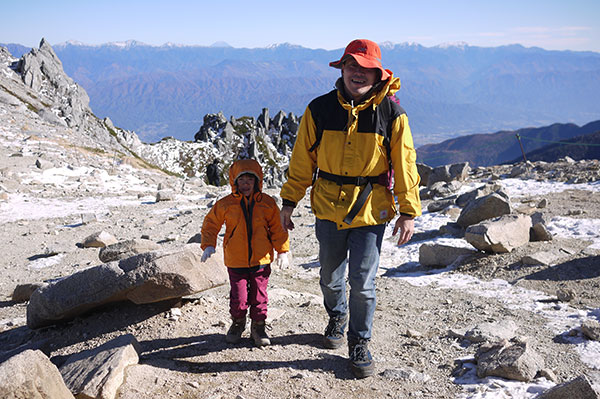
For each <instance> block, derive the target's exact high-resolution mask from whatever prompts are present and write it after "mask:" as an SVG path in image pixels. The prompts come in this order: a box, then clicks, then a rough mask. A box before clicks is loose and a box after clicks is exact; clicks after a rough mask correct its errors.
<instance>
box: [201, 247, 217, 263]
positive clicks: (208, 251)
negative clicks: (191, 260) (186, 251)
mask: <svg viewBox="0 0 600 399" xmlns="http://www.w3.org/2000/svg"><path fill="white" fill-rule="evenodd" d="M214 253H215V247H206V249H205V250H204V252H202V258H201V259H200V261H201V262H206V260H207V259H208V258H210V257H211V256H212V255H213V254H214Z"/></svg>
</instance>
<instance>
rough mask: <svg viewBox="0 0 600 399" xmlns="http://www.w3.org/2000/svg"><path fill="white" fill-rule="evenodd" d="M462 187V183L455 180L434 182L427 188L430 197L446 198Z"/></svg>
mask: <svg viewBox="0 0 600 399" xmlns="http://www.w3.org/2000/svg"><path fill="white" fill-rule="evenodd" d="M461 187H462V183H461V182H459V181H456V180H452V181H449V182H443V181H440V182H436V183H433V184H432V185H431V187H430V188H429V194H428V195H429V196H430V197H431V198H447V197H449V196H451V195H453V194H455V193H456V192H457V191H458V190H460V188H461Z"/></svg>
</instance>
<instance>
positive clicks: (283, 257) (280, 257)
mask: <svg viewBox="0 0 600 399" xmlns="http://www.w3.org/2000/svg"><path fill="white" fill-rule="evenodd" d="M276 262H277V267H278V268H279V269H287V267H288V266H289V265H290V261H289V260H288V256H287V252H279V253H277V259H276Z"/></svg>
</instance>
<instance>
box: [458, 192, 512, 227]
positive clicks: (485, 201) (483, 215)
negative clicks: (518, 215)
mask: <svg viewBox="0 0 600 399" xmlns="http://www.w3.org/2000/svg"><path fill="white" fill-rule="evenodd" d="M509 213H511V206H510V201H509V199H508V198H507V197H505V196H504V195H502V194H501V193H496V192H494V193H491V194H488V195H485V196H483V197H480V198H477V199H475V200H474V201H472V202H469V203H468V204H467V205H466V206H465V207H464V208H463V210H462V211H461V212H460V216H459V217H458V219H457V220H456V223H458V224H459V225H461V226H462V227H467V226H471V225H474V224H477V223H479V222H481V221H484V220H487V219H492V218H496V217H498V216H502V215H507V214H509Z"/></svg>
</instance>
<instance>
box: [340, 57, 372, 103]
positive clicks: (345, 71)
mask: <svg viewBox="0 0 600 399" xmlns="http://www.w3.org/2000/svg"><path fill="white" fill-rule="evenodd" d="M342 77H343V79H344V86H345V87H346V91H348V94H350V95H351V96H352V98H353V99H355V100H358V99H360V98H361V97H362V96H364V95H365V94H367V92H368V91H369V90H371V88H372V87H373V85H374V84H375V81H376V79H377V69H375V68H363V67H361V66H360V65H359V64H358V62H356V60H355V59H354V58H352V57H351V58H348V60H346V61H345V62H344V64H343V65H342Z"/></svg>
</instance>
